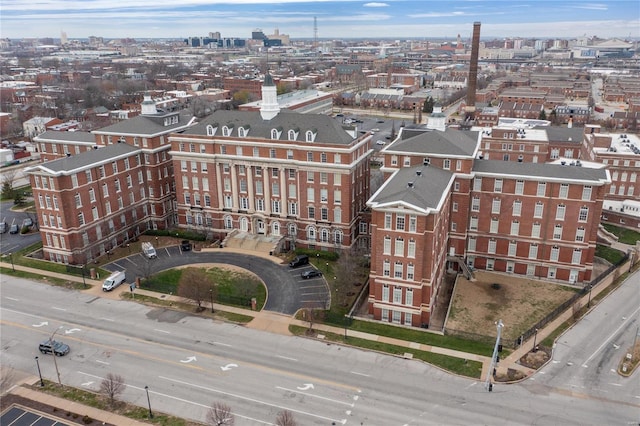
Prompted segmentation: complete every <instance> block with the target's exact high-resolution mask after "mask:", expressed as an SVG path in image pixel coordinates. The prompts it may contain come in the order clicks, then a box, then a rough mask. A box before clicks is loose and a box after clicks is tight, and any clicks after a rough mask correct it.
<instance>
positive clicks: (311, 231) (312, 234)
mask: <svg viewBox="0 0 640 426" xmlns="http://www.w3.org/2000/svg"><path fill="white" fill-rule="evenodd" d="M307 239H308V240H309V241H315V240H316V228H315V227H313V226H310V227H308V228H307Z"/></svg>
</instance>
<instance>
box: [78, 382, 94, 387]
mask: <svg viewBox="0 0 640 426" xmlns="http://www.w3.org/2000/svg"><path fill="white" fill-rule="evenodd" d="M92 384H93V382H86V383H83V384H82V385H81V386H84V387H89V386H91V385H92Z"/></svg>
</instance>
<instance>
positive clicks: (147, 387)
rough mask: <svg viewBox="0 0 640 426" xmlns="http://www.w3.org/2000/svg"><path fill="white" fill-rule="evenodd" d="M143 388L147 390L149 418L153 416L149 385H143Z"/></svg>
mask: <svg viewBox="0 0 640 426" xmlns="http://www.w3.org/2000/svg"><path fill="white" fill-rule="evenodd" d="M144 390H145V391H146V392H147V404H149V418H150V419H152V418H153V413H152V412H151V400H150V399H149V386H145V387H144Z"/></svg>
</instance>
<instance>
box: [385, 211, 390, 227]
mask: <svg viewBox="0 0 640 426" xmlns="http://www.w3.org/2000/svg"><path fill="white" fill-rule="evenodd" d="M384 229H391V213H385V214H384Z"/></svg>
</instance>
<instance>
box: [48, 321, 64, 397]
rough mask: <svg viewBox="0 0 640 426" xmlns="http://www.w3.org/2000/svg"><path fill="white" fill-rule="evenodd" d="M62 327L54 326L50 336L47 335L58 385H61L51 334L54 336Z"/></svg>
mask: <svg viewBox="0 0 640 426" xmlns="http://www.w3.org/2000/svg"><path fill="white" fill-rule="evenodd" d="M63 328H64V327H63V326H62V325H61V326H60V327H58V328H56V329H55V330H53V333H51V337H49V344H50V345H51V351H52V352H53V365H54V366H55V367H56V375H57V376H58V384H59V385H60V386H62V380H60V370H58V360H57V359H56V351H55V347H54V346H53V336H55V335H56V333H57V332H58V331H60V330H62V329H63Z"/></svg>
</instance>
